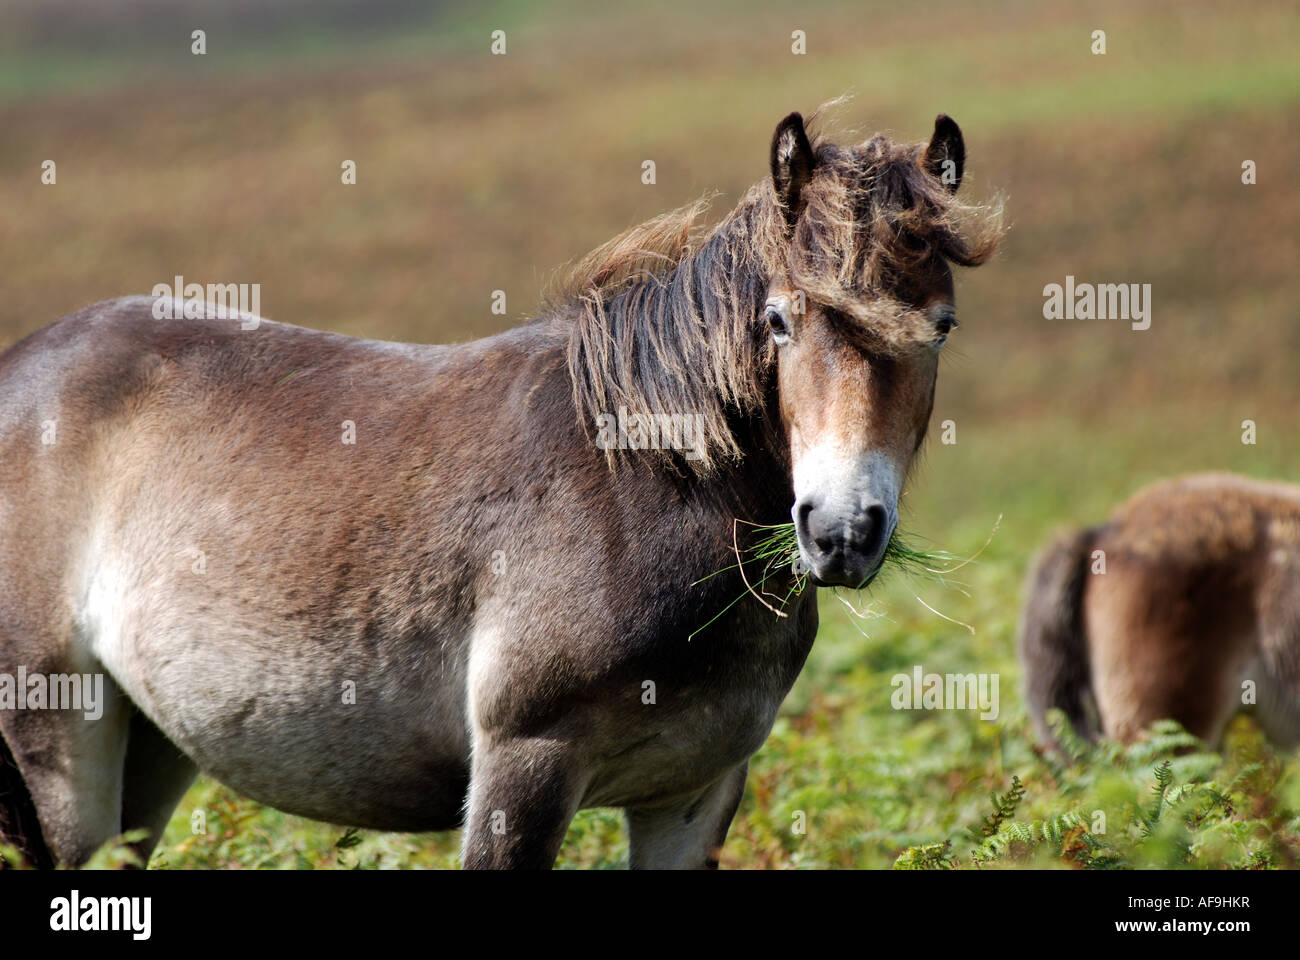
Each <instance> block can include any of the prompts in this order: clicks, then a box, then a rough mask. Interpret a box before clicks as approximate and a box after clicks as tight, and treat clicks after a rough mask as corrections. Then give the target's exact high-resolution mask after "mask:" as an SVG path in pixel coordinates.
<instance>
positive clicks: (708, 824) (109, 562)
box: [0, 113, 998, 868]
mask: <svg viewBox="0 0 1300 960" xmlns="http://www.w3.org/2000/svg"><path fill="white" fill-rule="evenodd" d="M964 160H965V149H964V147H963V142H962V136H961V132H960V131H959V130H958V128H957V125H956V124H955V123H954V122H953V121H952V120H951V119H949V118H948V117H946V116H941V117H939V118H938V121H937V122H936V123H935V127H934V134H933V137H932V139H931V140H930V141H929V142H928V144H927V143H920V144H899V143H896V142H893V141H891V140H890V139H888V138H886V137H884V136H879V135H877V136H874V137H872V138H871V139H870V140H868V141H866V142H865V143H862V144H860V145H857V146H851V147H847V146H836V145H834V144H830V143H824V142H819V141H818V139H817V138H810V137H809V135H808V133H807V131H806V130H805V126H804V122H803V120H802V118H801V117H800V116H799V114H797V113H796V114H791V115H790V116H788V117H786V118H785V119H784V120H782V121H781V123H780V125H779V126H778V127H777V129H776V132H775V136H774V137H773V139H772V145H771V151H770V164H771V178H770V179H767V178H765V179H764V180H763V181H761V182H760V183H759V184H757V185H756V186H754V187H753V188H751V189H750V190H749V192H748V193H747V194H746V195H745V196H744V198H743V199H742V200H741V201H740V204H739V205H738V206H737V207H736V208H735V209H734V210H733V211H731V213H730V214H728V215H727V216H726V217H725V219H723V220H722V222H721V223H720V224H718V225H717V226H716V227H714V228H713V229H712V230H709V231H706V232H702V231H697V230H695V229H693V228H694V225H695V221H696V218H697V215H698V213H699V210H698V208H697V207H691V208H688V209H686V210H684V211H679V212H677V213H673V214H668V215H666V216H663V217H660V218H658V219H656V220H652V221H650V222H649V223H647V224H645V225H643V226H640V227H637V228H635V229H633V230H631V231H630V232H628V233H626V234H625V235H623V236H621V237H619V238H617V239H615V240H614V241H612V242H610V243H609V244H607V245H606V246H604V247H602V248H601V249H599V250H597V251H596V252H594V253H593V254H591V255H590V256H589V257H588V258H586V259H585V260H584V261H582V262H581V263H580V264H579V265H578V266H577V268H576V269H575V270H574V272H573V274H572V276H571V278H570V280H569V282H568V284H567V285H566V286H565V288H564V289H563V290H562V291H560V292H559V293H558V294H556V295H555V296H554V297H552V299H551V301H550V302H549V303H548V304H547V306H546V308H545V309H544V310H543V311H542V314H541V316H540V317H539V318H538V319H536V320H534V321H532V322H529V323H526V324H524V325H522V326H520V327H517V328H515V329H512V330H508V331H506V332H505V333H502V334H500V335H497V336H493V337H489V338H487V339H484V340H479V341H475V342H471V343H466V344H464V345H460V346H426V345H417V344H398V343H388V342H380V341H370V340H360V339H354V338H350V337H345V336H339V335H337V334H333V333H323V332H319V331H315V330H308V329H304V328H301V327H296V326H290V325H287V324H281V323H272V322H269V321H262V320H260V319H259V318H254V317H249V316H247V315H239V316H230V317H221V316H217V317H209V318H200V319H159V318H158V317H159V313H160V311H158V310H157V307H158V305H159V301H158V299H157V298H151V297H128V298H125V299H119V300H113V301H108V302H105V303H100V304H96V305H94V306H91V307H87V308H86V309H84V310H81V311H79V312H78V313H75V314H72V315H70V316H68V317H65V318H64V319H62V320H60V321H58V322H57V323H54V324H52V325H51V326H48V327H46V328H44V329H42V330H39V331H38V332H36V333H34V334H32V335H31V336H29V337H27V338H26V339H25V340H23V341H21V342H19V343H17V344H16V345H14V346H12V347H11V348H9V349H8V350H7V351H6V352H5V353H4V354H3V355H0V445H2V447H3V450H2V452H0V675H2V674H9V675H16V674H17V673H18V671H19V670H20V668H21V670H22V671H23V673H24V674H25V676H26V677H27V678H29V682H31V681H30V678H32V677H41V676H43V677H47V678H48V677H54V676H65V677H66V676H70V675H72V674H79V675H85V676H88V677H95V676H98V677H101V678H103V679H104V681H105V683H104V686H105V695H104V698H103V700H104V702H103V704H102V715H100V716H99V717H91V716H89V715H87V713H86V711H81V710H75V709H40V708H33V707H32V705H31V703H29V704H28V705H27V707H26V708H25V709H0V733H2V734H3V744H4V751H3V756H0V778H2V782H0V830H2V831H3V836H4V838H5V839H6V840H8V841H9V842H10V843H12V844H15V845H17V846H19V847H20V848H21V849H22V850H24V851H26V853H27V855H28V856H29V857H30V858H31V859H32V860H34V861H35V862H37V863H41V864H50V863H64V864H77V863H82V862H84V861H85V860H86V859H87V858H88V857H89V856H90V855H91V853H92V852H93V851H94V850H95V849H96V848H97V847H98V846H100V845H101V844H102V843H104V842H105V841H106V840H108V839H109V838H111V837H114V836H115V835H118V834H120V833H122V832H123V831H127V830H132V829H137V828H142V829H144V830H147V831H148V832H149V837H150V839H149V840H147V841H145V842H144V843H143V844H141V852H142V853H144V854H145V855H147V854H148V852H149V851H150V850H151V849H152V848H153V845H154V843H155V842H156V840H157V838H158V836H159V834H160V832H161V831H162V829H163V827H164V825H165V824H166V823H167V821H168V819H169V817H170V816H171V813H172V811H173V809H174V807H175V805H176V803H177V801H178V800H179V799H180V797H181V796H182V795H183V794H184V792H185V791H186V789H187V788H188V787H189V785H190V784H191V782H192V781H193V779H194V777H195V775H196V773H197V772H198V771H200V770H201V771H204V772H206V773H207V774H209V775H211V776H213V777H215V778H216V779H218V780H220V781H221V782H222V783H225V784H228V785H230V786H231V787H232V788H234V789H236V790H238V791H240V792H241V793H244V794H246V795H248V796H249V797H252V798H254V799H256V800H258V801H260V802H262V803H265V804H268V805H271V806H274V807H277V808H279V809H281V810H285V811H288V812H291V813H295V814H299V815H302V816H306V817H312V818H315V819H317V820H324V821H330V822H335V823H341V824H351V825H356V826H359V827H366V828H373V829H379V830H408V831H421V830H443V829H449V828H454V827H457V826H461V825H463V826H464V828H465V829H464V843H463V862H464V864H465V866H467V867H543V868H544V867H549V866H550V865H551V864H552V863H553V861H554V859H555V857H556V854H557V851H558V850H559V848H560V845H561V842H562V840H563V838H564V835H565V830H566V828H567V826H568V824H569V822H570V820H571V818H572V817H573V816H574V814H575V813H576V812H577V811H578V810H579V809H582V808H585V807H592V806H615V807H622V808H624V809H625V810H626V816H627V823H628V829H629V836H630V848H631V854H630V859H631V865H632V866H633V867H706V866H716V864H717V858H718V852H719V848H720V846H721V844H722V842H723V839H724V837H725V836H726V833H727V828H728V825H729V824H730V822H731V819H732V817H733V815H734V814H735V812H736V808H737V805H738V804H739V803H740V798H741V794H742V791H743V789H744V783H745V773H746V768H747V764H748V761H749V758H750V756H751V755H752V754H753V753H754V752H755V751H756V750H757V749H758V748H759V747H760V746H761V745H762V743H763V740H764V739H765V738H766V736H767V734H768V732H769V730H770V729H771V726H772V723H773V720H774V719H775V717H776V713H777V709H778V707H779V706H780V704H781V701H782V699H783V698H784V697H785V695H786V693H787V692H788V691H789V689H790V687H791V685H792V684H793V683H794V680H795V678H796V676H797V675H798V673H799V671H800V669H801V668H802V666H803V663H804V660H805V658H806V657H807V656H808V652H809V650H810V649H811V647H812V643H813V637H814V636H815V634H816V632H817V604H816V593H817V591H816V590H815V589H806V590H804V591H802V592H801V593H799V594H798V595H796V596H793V597H792V598H791V600H790V602H789V604H788V605H787V606H786V607H785V609H784V610H780V611H775V612H774V610H773V609H771V608H770V605H768V604H767V603H766V602H765V601H764V602H760V600H759V599H757V598H756V596H748V595H746V584H745V582H744V581H745V579H750V580H751V581H752V579H753V574H750V575H748V577H744V576H742V575H743V573H744V571H743V569H734V567H735V565H736V555H737V553H740V552H743V551H741V550H738V549H737V547H736V544H735V540H734V539H733V538H734V536H735V533H734V531H735V529H736V527H737V522H738V521H745V522H748V523H753V524H778V523H782V522H785V523H789V522H790V520H791V518H792V517H793V520H794V523H795V525H796V527H797V533H798V542H799V553H800V559H801V561H802V565H803V566H805V567H806V568H807V570H808V571H810V578H811V581H812V582H813V583H814V584H818V585H831V584H843V585H848V586H852V587H857V586H861V585H863V584H865V583H867V582H869V581H870V580H871V578H872V577H873V576H874V575H875V574H876V572H877V571H878V570H879V568H880V565H881V562H882V558H883V557H884V555H885V549H886V545H887V544H888V543H889V540H890V537H891V535H892V534H893V531H894V527H895V524H896V522H897V516H898V499H899V495H900V493H901V491H902V489H903V483H904V479H905V478H906V476H907V474H908V469H909V466H910V464H911V462H912V458H913V456H914V454H915V453H916V450H917V448H918V447H919V446H920V444H921V440H922V437H923V436H924V435H925V432H926V425H927V421H928V419H929V415H930V411H931V407H932V404H933V398H934V385H935V376H936V371H937V369H938V357H939V350H940V347H941V346H942V345H943V343H944V340H945V338H946V337H947V336H948V334H949V332H950V330H951V329H952V328H953V327H954V326H955V325H956V321H955V319H954V306H953V281H952V273H951V269H950V265H952V264H960V265H967V266H969V265H974V264H978V263H981V262H982V261H984V260H985V259H986V258H987V257H988V256H989V255H990V253H991V252H992V251H993V249H994V246H995V244H996V242H997V238H998V225H997V222H996V216H995V214H994V212H991V211H989V210H986V209H985V208H982V207H970V206H967V205H965V204H963V203H961V202H960V201H959V200H957V198H956V197H955V193H956V190H957V187H958V185H959V183H960V182H961V179H962V171H963V165H964ZM173 305H174V304H173V303H172V301H170V300H168V301H167V303H166V304H164V306H166V307H171V306H173ZM177 306H179V305H177ZM195 307H196V305H195V304H193V303H191V304H190V310H189V312H190V313H195V312H198V313H203V314H208V313H211V312H212V311H211V309H210V308H209V307H203V308H202V309H199V310H196V309H195ZM183 312H184V311H182V313H183ZM218 312H220V311H218ZM161 313H162V315H163V316H164V317H165V316H167V315H169V314H168V313H167V311H166V310H163V311H161ZM746 529H747V528H746ZM727 568H733V569H730V570H728V569H727ZM718 571H724V573H722V574H721V575H718V576H714V577H712V578H709V579H705V578H706V577H707V576H708V575H709V574H713V573H716V572H718ZM781 576H784V577H788V578H792V577H793V576H794V575H793V574H792V573H791V572H790V571H786V572H785V573H783V574H781ZM742 596H743V600H742V601H741V602H739V603H733V601H735V600H736V599H737V598H738V597H742ZM720 613H721V614H722V615H721V616H720V615H719V614H720ZM706 625H707V626H706ZM702 627H703V628H704V629H701V628H702Z"/></svg>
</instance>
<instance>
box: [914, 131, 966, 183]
mask: <svg viewBox="0 0 1300 960" xmlns="http://www.w3.org/2000/svg"><path fill="white" fill-rule="evenodd" d="M921 162H922V165H923V166H924V167H925V172H926V173H928V174H930V176H932V177H934V178H936V179H937V180H938V181H939V182H940V183H942V184H943V185H944V186H945V187H947V188H948V192H949V193H956V192H957V188H958V187H960V186H961V174H962V168H964V167H965V166H966V144H965V143H964V142H963V141H962V138H961V128H960V127H959V126H957V121H955V120H954V119H953V118H952V117H950V116H948V114H946V113H941V114H939V116H937V117H935V119H934V136H932V137H931V138H930V145H929V146H928V147H926V148H925V157H924V158H923V159H922V161H921Z"/></svg>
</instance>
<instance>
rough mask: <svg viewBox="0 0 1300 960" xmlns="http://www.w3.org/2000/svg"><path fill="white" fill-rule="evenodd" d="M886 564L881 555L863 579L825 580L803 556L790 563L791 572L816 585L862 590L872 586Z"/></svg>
mask: <svg viewBox="0 0 1300 960" xmlns="http://www.w3.org/2000/svg"><path fill="white" fill-rule="evenodd" d="M884 566H885V558H884V557H881V558H880V560H879V561H878V562H877V563H876V565H875V567H873V568H872V570H871V572H870V573H868V574H867V575H866V576H865V577H863V578H862V579H861V580H856V581H853V580H834V581H830V580H823V579H822V578H821V577H819V576H817V574H816V573H814V572H813V569H812V567H810V566H809V565H808V564H807V563H805V562H804V559H803V557H798V558H796V559H795V560H794V561H793V562H792V563H791V564H790V572H791V573H793V574H794V575H795V576H796V577H803V578H805V579H806V580H807V582H808V583H810V584H812V585H813V586H814V587H829V588H832V589H833V588H835V587H846V588H848V589H849V590H862V589H865V588H866V587H869V586H871V582H872V581H873V580H875V579H876V577H878V576H879V575H880V571H881V570H882V569H884Z"/></svg>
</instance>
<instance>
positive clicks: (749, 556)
mask: <svg viewBox="0 0 1300 960" xmlns="http://www.w3.org/2000/svg"><path fill="white" fill-rule="evenodd" d="M1001 519H1002V518H1001V517H999V518H998V520H999V521H1001ZM742 523H745V521H743V520H737V521H736V522H735V523H734V524H733V526H732V544H733V545H734V547H735V551H736V562H735V563H733V564H732V565H731V566H729V567H724V568H723V569H721V570H716V571H714V572H713V573H711V574H709V575H708V576H707V577H703V578H701V579H699V580H697V581H695V583H696V584H700V583H704V581H706V580H709V579H712V578H713V577H716V576H718V574H721V573H726V572H727V571H729V570H738V571H739V572H740V575H741V578H742V579H743V580H744V581H745V592H744V593H742V594H740V596H738V597H736V599H735V600H732V601H731V603H729V604H727V605H726V606H725V607H723V608H722V609H721V610H719V611H718V613H717V614H716V615H715V616H714V617H713V618H712V619H710V620H709V621H708V623H705V624H704V625H703V626H701V627H699V628H698V629H696V630H695V631H694V632H692V633H691V635H690V637H688V638H687V639H688V640H690V639H694V637H695V634H697V633H699V632H700V631H702V630H704V629H706V628H707V627H708V626H710V625H711V624H712V623H713V622H714V621H715V620H717V619H718V617H721V616H722V615H723V614H724V613H726V612H727V611H728V610H730V609H731V608H732V607H734V606H735V605H736V604H737V603H739V602H740V601H741V600H743V599H744V598H745V596H746V595H747V594H749V595H753V596H754V597H755V598H757V599H758V601H759V602H760V603H762V604H763V606H765V607H767V608H768V609H769V610H771V611H772V612H773V613H775V614H776V615H777V616H778V617H784V616H788V614H787V613H786V612H785V607H786V606H787V605H788V604H789V602H790V599H791V598H792V597H797V596H799V595H800V594H802V593H803V592H804V590H805V589H806V588H807V587H808V584H809V579H808V571H807V570H806V569H804V566H803V561H802V560H801V559H800V558H799V537H798V534H796V533H795V529H794V524H793V523H774V524H768V525H760V524H747V525H748V526H750V527H752V528H753V530H754V535H755V537H756V539H755V541H754V543H753V545H751V546H749V547H747V548H746V549H745V550H744V551H742V550H741V549H740V544H739V534H738V531H739V526H740V524H742ZM994 529H995V531H996V526H995V528H994ZM989 539H990V540H991V539H992V537H990V538H989ZM985 546H987V544H985ZM980 550H981V552H982V551H983V548H982V547H981V548H980ZM975 556H979V554H978V553H977V554H975ZM974 559H975V557H974V556H973V557H969V558H966V559H963V558H961V557H958V556H957V555H956V554H953V553H949V552H948V551H947V550H930V549H926V548H923V547H920V546H917V545H916V544H915V543H914V542H912V541H911V540H909V539H908V538H907V537H906V536H905V535H903V534H900V533H899V532H898V531H897V530H895V531H894V534H893V536H891V537H890V538H889V544H888V545H887V546H886V547H885V558H884V560H883V561H881V565H880V569H879V570H878V571H877V575H878V576H883V575H884V574H885V573H886V572H888V571H889V570H891V569H893V570H898V571H901V572H902V573H904V574H906V575H908V576H912V577H918V578H920V579H923V580H929V581H931V582H934V583H939V584H944V585H946V584H948V583H950V582H951V581H950V580H949V579H948V574H950V573H952V572H953V571H954V570H956V569H958V568H959V567H962V566H965V565H966V564H967V563H970V562H971V561H972V560H974ZM746 565H748V566H749V568H750V569H751V570H752V569H755V568H756V569H757V570H758V571H759V573H758V576H757V578H756V579H754V580H751V579H750V575H749V574H748V573H747V572H746ZM786 571H788V572H789V586H788V588H787V589H786V590H785V593H784V595H782V594H780V593H773V592H770V591H768V590H767V589H765V587H766V586H767V584H768V582H769V581H771V580H773V579H775V578H779V579H780V580H782V581H784V580H785V572H786ZM870 579H871V577H868V578H867V580H870ZM866 582H867V581H866V580H864V581H863V582H862V583H861V584H859V585H858V587H857V588H856V589H859V590H860V589H862V588H863V587H864V586H866ZM692 586H694V584H692ZM769 601H771V602H769ZM846 605H847V601H846ZM849 609H851V610H852V609H853V608H852V607H851V606H850V608H849ZM855 612H856V611H855ZM940 616H942V614H940ZM945 619H947V618H945Z"/></svg>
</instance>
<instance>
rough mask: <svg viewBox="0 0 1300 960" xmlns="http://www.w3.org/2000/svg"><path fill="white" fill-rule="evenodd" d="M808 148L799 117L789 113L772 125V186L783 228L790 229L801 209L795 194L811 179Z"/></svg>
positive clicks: (801, 190) (809, 145) (805, 133)
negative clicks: (773, 130) (779, 203)
mask: <svg viewBox="0 0 1300 960" xmlns="http://www.w3.org/2000/svg"><path fill="white" fill-rule="evenodd" d="M814 162H815V158H814V157H813V152H812V145H811V144H810V143H809V142H808V134H807V132H806V131H805V130H804V128H803V117H802V116H800V115H799V114H798V113H792V114H790V115H789V116H788V117H786V118H785V119H784V120H782V121H781V122H780V123H778V124H777V125H776V133H774V134H772V184H773V186H775V187H776V196H777V199H778V200H780V201H781V206H783V207H784V208H785V222H786V226H788V227H793V226H794V223H795V221H796V220H798V219H799V213H800V211H801V210H802V209H803V206H802V204H801V203H800V200H799V195H800V194H801V193H802V192H803V188H804V187H805V186H806V185H807V183H808V181H809V180H810V179H812V171H813V163H814Z"/></svg>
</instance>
